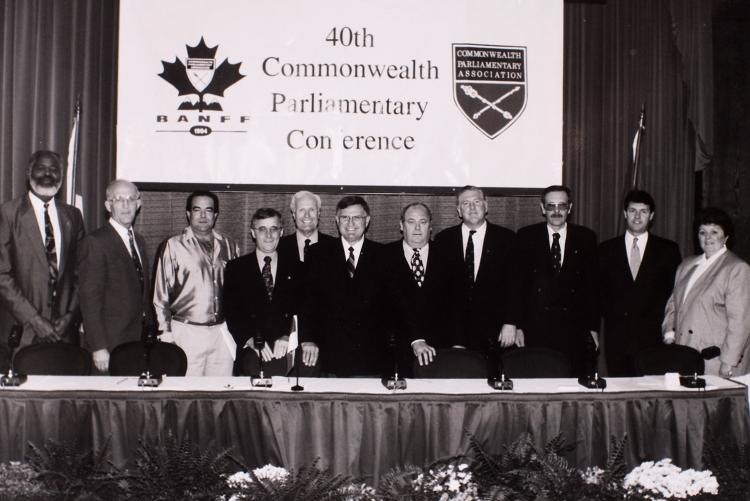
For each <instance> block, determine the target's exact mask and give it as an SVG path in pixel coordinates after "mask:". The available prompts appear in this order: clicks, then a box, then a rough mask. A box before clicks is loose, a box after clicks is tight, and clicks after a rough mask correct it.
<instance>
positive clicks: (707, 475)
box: [623, 459, 719, 499]
mask: <svg viewBox="0 0 750 501" xmlns="http://www.w3.org/2000/svg"><path fill="white" fill-rule="evenodd" d="M623 486H624V487H625V488H626V489H628V490H629V491H630V492H637V493H640V494H643V495H644V496H648V497H650V498H651V499H657V498H656V497H655V496H661V497H659V498H658V499H671V498H674V499H685V498H687V497H689V496H695V495H698V494H700V493H706V494H718V492H719V483H718V481H717V480H716V477H714V476H713V473H711V471H710V470H706V471H695V470H693V469H688V470H685V471H682V470H681V469H680V468H679V467H677V466H675V465H673V464H672V460H671V459H662V460H661V461H658V462H656V463H654V462H653V461H646V462H644V463H642V464H641V465H639V466H636V467H635V468H633V471H631V472H630V473H628V474H627V475H626V476H625V479H624V480H623Z"/></svg>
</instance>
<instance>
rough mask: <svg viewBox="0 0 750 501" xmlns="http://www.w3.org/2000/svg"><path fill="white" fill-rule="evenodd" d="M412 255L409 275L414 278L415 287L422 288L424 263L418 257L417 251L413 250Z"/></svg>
mask: <svg viewBox="0 0 750 501" xmlns="http://www.w3.org/2000/svg"><path fill="white" fill-rule="evenodd" d="M413 250H414V254H412V255H411V274H412V276H413V277H414V281H416V282H417V286H419V287H422V284H423V283H424V263H422V258H421V257H420V255H419V249H413Z"/></svg>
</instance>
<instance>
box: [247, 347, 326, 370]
mask: <svg viewBox="0 0 750 501" xmlns="http://www.w3.org/2000/svg"><path fill="white" fill-rule="evenodd" d="M300 355H301V352H300V351H297V354H296V355H295V367H293V368H292V369H291V370H289V368H288V367H287V361H286V357H281V358H273V359H271V360H269V361H268V362H263V376H264V377H272V376H296V375H297V373H296V372H295V371H297V367H299V377H319V376H320V358H318V360H317V361H316V362H315V365H313V366H308V365H305V364H303V363H300V361H299V360H297V358H296V357H299V356H300ZM239 368H240V375H241V376H250V377H258V376H260V359H259V358H258V355H257V354H256V353H255V350H253V349H252V348H249V347H247V348H244V349H243V350H242V351H241V352H240V363H239Z"/></svg>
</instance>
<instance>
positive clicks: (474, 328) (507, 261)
mask: <svg viewBox="0 0 750 501" xmlns="http://www.w3.org/2000/svg"><path fill="white" fill-rule="evenodd" d="M488 211H489V205H488V203H487V198H486V197H485V195H484V192H483V191H482V189H481V188H478V187H476V186H465V187H463V188H462V189H461V190H459V192H458V196H457V197H456V212H457V213H458V217H459V219H461V224H459V225H456V226H453V227H450V228H447V229H445V230H443V231H441V232H440V233H439V234H438V235H437V237H436V238H435V247H436V248H439V250H440V251H441V252H442V254H443V255H444V256H446V260H447V261H446V263H447V264H446V266H447V267H448V271H449V273H450V277H449V284H448V289H447V294H448V295H449V303H448V304H449V305H450V323H449V326H448V332H447V333H446V341H447V343H448V345H449V346H454V347H459V348H468V349H471V350H476V351H479V352H482V353H487V352H488V350H489V349H490V348H491V347H492V346H493V345H494V344H495V343H498V342H499V343H500V345H501V346H502V347H509V346H511V345H513V344H514V343H515V342H516V318H515V314H516V309H515V308H514V307H513V305H512V304H511V301H512V294H513V292H514V291H513V281H512V275H511V269H512V267H513V266H514V265H515V264H514V263H513V247H514V242H515V235H514V234H513V232H512V231H511V230H509V229H507V228H503V227H502V226H499V225H496V224H492V223H490V222H489V221H488V220H487V213H488Z"/></svg>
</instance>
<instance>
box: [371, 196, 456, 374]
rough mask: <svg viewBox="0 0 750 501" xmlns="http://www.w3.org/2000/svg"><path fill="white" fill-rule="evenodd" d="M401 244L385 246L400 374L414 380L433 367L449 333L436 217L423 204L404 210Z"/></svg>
mask: <svg viewBox="0 0 750 501" xmlns="http://www.w3.org/2000/svg"><path fill="white" fill-rule="evenodd" d="M399 224H400V228H401V232H402V233H403V239H402V240H397V241H395V242H392V243H390V244H388V245H387V246H386V256H387V259H388V265H387V266H386V269H385V271H386V272H387V273H388V274H389V276H388V280H387V283H388V298H389V301H390V302H389V309H390V317H391V321H392V327H391V329H392V332H393V335H394V341H395V343H396V348H397V350H398V352H397V353H398V362H399V373H400V374H403V375H405V376H410V375H411V372H412V371H411V369H412V365H413V362H414V360H415V359H416V361H417V363H419V365H428V364H430V363H432V361H433V360H434V358H435V356H436V348H437V347H442V346H443V339H442V337H443V336H442V333H443V330H444V328H445V319H446V315H445V307H446V305H447V303H446V298H445V266H444V265H443V263H442V259H441V257H440V255H439V252H440V251H439V250H438V249H436V248H435V246H434V245H430V236H431V234H432V213H431V212H430V209H429V207H427V205H425V204H423V203H421V202H414V203H410V204H409V205H407V206H406V207H404V208H403V209H402V210H401V222H400V223H399Z"/></svg>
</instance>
